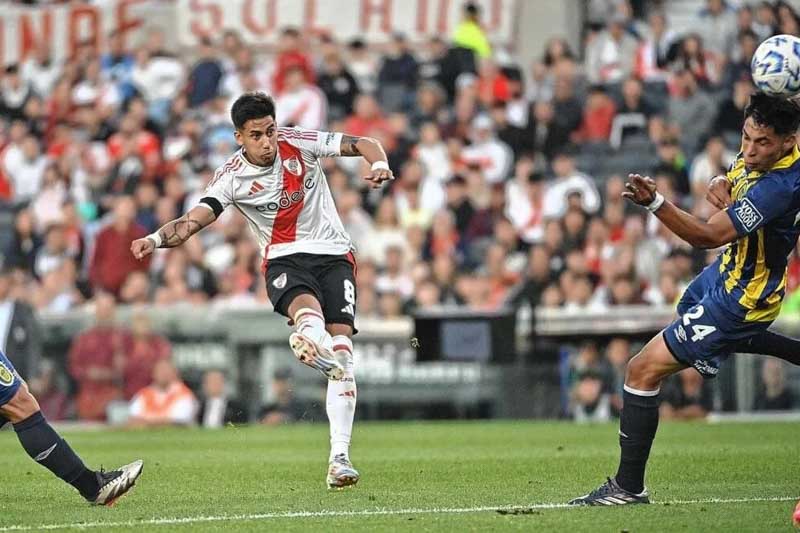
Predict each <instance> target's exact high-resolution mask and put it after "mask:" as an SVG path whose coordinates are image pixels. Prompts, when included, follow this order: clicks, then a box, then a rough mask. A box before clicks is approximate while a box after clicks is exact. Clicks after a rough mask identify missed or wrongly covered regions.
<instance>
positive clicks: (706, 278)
mask: <svg viewBox="0 0 800 533" xmlns="http://www.w3.org/2000/svg"><path fill="white" fill-rule="evenodd" d="M744 114H745V121H744V126H743V128H742V150H741V152H740V153H739V155H738V156H737V157H736V160H735V161H734V163H733V164H732V165H731V168H730V170H729V171H728V173H727V176H726V177H725V178H724V179H723V180H715V183H714V184H713V185H712V187H711V188H710V191H709V192H710V194H709V196H708V198H709V200H710V201H711V202H712V203H713V204H714V205H715V206H717V207H718V208H721V210H720V211H719V212H717V213H716V214H714V215H713V216H712V217H711V218H710V219H709V220H708V221H707V222H705V221H702V220H699V219H697V218H695V217H694V216H692V215H690V214H689V213H686V212H685V211H682V210H681V209H680V208H678V207H676V206H675V205H674V204H672V203H671V202H669V201H666V200H665V199H664V197H663V196H662V195H661V194H660V193H659V192H658V191H657V190H656V185H655V182H654V181H653V180H652V179H650V178H647V177H642V176H640V175H638V174H632V175H631V176H630V182H629V183H627V184H626V187H627V189H628V190H627V191H626V192H625V193H623V196H625V197H626V198H628V199H629V200H631V201H632V202H634V203H636V204H638V205H641V206H643V207H646V208H647V209H648V210H649V211H650V212H651V213H653V214H654V215H655V216H656V217H658V219H659V220H660V221H661V222H662V223H663V224H664V225H665V226H667V227H668V228H669V229H670V230H672V232H674V233H675V234H676V235H678V236H679V237H681V238H682V239H683V240H685V241H686V242H688V243H689V244H691V245H692V246H695V247H698V248H712V249H713V248H718V247H720V246H723V245H725V249H724V251H723V252H722V253H721V254H719V256H718V257H717V260H716V261H714V262H713V263H712V264H711V265H709V266H708V267H706V269H705V270H703V272H702V273H701V274H700V275H698V276H697V277H696V278H695V279H694V280H692V282H691V283H690V284H689V286H688V287H687V289H686V291H685V292H684V294H683V296H682V297H681V300H680V302H679V303H678V315H679V317H678V319H677V320H676V321H675V322H673V323H672V324H670V325H669V326H667V327H666V328H664V330H663V331H662V332H661V334H659V335H657V336H656V337H654V338H653V339H652V340H650V342H649V343H647V345H646V346H645V347H644V348H643V349H642V350H641V352H639V353H638V354H637V355H636V357H634V358H633V359H631V361H630V362H629V363H628V368H627V372H626V376H625V386H624V391H623V407H622V413H621V415H620V428H619V444H620V449H621V456H620V461H619V468H618V469H617V473H616V475H615V476H614V477H613V478H608V479H607V481H606V482H605V483H604V484H602V485H601V486H600V487H599V488H597V489H595V490H593V491H592V492H590V493H588V494H586V495H584V496H580V497H578V498H575V499H574V500H572V501H571V502H570V503H572V504H575V505H606V506H610V505H629V504H637V503H649V501H650V499H649V495H648V493H647V490H646V489H645V487H644V473H645V466H646V465H647V460H648V458H649V455H650V447H651V445H652V443H653V439H654V438H655V434H656V430H657V429H658V407H659V390H660V386H661V382H662V381H663V380H664V379H666V378H667V377H668V376H670V375H672V374H674V373H675V372H678V371H680V370H682V369H684V368H688V367H693V368H694V369H695V370H696V371H697V372H699V373H700V374H701V375H702V376H703V377H705V378H712V377H714V376H715V375H716V374H717V371H718V369H719V364H720V363H721V362H722V361H724V360H725V359H727V358H728V357H729V356H730V355H731V354H732V353H738V352H749V353H754V352H755V353H759V354H765V355H773V356H776V357H780V358H782V359H786V360H787V361H790V362H793V363H795V364H798V363H800V356H799V355H800V354H799V353H798V347H800V343H798V341H797V340H795V339H791V338H788V337H784V336H782V335H780V334H777V333H774V332H771V331H769V330H768V329H767V328H768V327H769V326H770V324H772V322H773V321H774V320H775V318H777V316H778V313H779V312H780V309H781V303H782V301H783V296H784V293H785V288H786V271H787V256H788V255H789V254H790V253H791V251H792V250H793V249H794V248H795V246H796V245H797V239H798V236H800V225H798V222H799V221H800V150H799V149H798V147H797V129H798V126H800V108H798V106H797V105H796V104H795V103H793V102H792V101H789V100H785V99H781V98H775V97H770V96H767V95H764V94H754V95H752V96H751V97H750V103H749V104H748V106H747V108H746V109H745V113H744ZM720 181H723V182H726V183H720ZM729 194H730V196H728V195H729Z"/></svg>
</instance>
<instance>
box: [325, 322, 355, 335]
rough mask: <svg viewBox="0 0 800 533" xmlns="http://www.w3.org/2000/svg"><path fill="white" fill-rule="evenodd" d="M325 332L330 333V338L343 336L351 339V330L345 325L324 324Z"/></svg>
mask: <svg viewBox="0 0 800 533" xmlns="http://www.w3.org/2000/svg"><path fill="white" fill-rule="evenodd" d="M325 330H326V331H327V332H328V333H330V335H331V337H336V336H338V335H344V336H345V337H348V338H351V337H352V336H353V328H352V327H350V326H349V325H347V324H325Z"/></svg>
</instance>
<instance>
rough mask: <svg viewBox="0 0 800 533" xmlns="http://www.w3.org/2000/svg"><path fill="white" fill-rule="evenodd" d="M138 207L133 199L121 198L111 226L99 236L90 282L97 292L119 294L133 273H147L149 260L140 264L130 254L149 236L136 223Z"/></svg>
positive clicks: (90, 272)
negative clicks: (135, 243)
mask: <svg viewBox="0 0 800 533" xmlns="http://www.w3.org/2000/svg"><path fill="white" fill-rule="evenodd" d="M135 209H136V205H135V204H134V201H133V199H132V198H131V197H130V196H120V197H119V198H117V199H116V201H115V204H114V213H113V217H112V220H111V222H110V223H109V224H108V225H107V226H106V227H105V228H103V229H102V230H100V232H99V233H98V234H97V239H96V242H95V248H94V255H93V256H92V260H91V264H90V266H89V279H90V280H91V282H92V285H93V286H94V287H95V288H96V289H101V290H105V291H109V292H111V293H112V294H117V293H119V290H120V288H121V287H122V284H123V282H124V281H125V278H127V277H128V274H130V273H131V272H134V271H137V270H141V271H146V270H147V269H148V267H149V266H150V261H149V260H144V261H137V260H136V259H135V258H134V257H133V254H131V253H130V243H131V242H133V241H134V240H136V239H140V238H142V237H144V236H145V235H146V234H147V232H146V231H145V229H144V228H143V227H141V226H140V225H139V224H137V223H136V222H135V220H134V217H135V216H136V211H135Z"/></svg>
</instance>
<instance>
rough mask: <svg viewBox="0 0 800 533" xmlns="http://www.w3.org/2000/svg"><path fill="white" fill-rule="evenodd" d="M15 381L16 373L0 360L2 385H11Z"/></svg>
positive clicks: (0, 383) (0, 380) (0, 382)
mask: <svg viewBox="0 0 800 533" xmlns="http://www.w3.org/2000/svg"><path fill="white" fill-rule="evenodd" d="M12 383H14V373H13V372H11V370H9V369H8V367H7V366H6V365H5V364H3V363H2V362H0V385H2V386H3V387H9V386H11V384H12Z"/></svg>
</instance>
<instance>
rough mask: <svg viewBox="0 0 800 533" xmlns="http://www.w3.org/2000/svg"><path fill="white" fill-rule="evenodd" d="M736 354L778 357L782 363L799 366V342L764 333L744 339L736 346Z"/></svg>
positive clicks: (776, 334)
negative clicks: (787, 362) (786, 362)
mask: <svg viewBox="0 0 800 533" xmlns="http://www.w3.org/2000/svg"><path fill="white" fill-rule="evenodd" d="M734 351H736V352H741V353H755V354H761V355H771V356H773V357H780V358H781V359H783V360H784V361H789V362H790V363H792V364H795V365H800V340H798V339H793V338H791V337H787V336H785V335H781V334H780V333H774V332H772V331H769V330H768V331H764V332H763V333H759V334H758V335H756V336H754V337H750V338H749V339H745V340H743V341H742V342H740V343H739V344H737V345H736V349H735V350H734Z"/></svg>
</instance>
